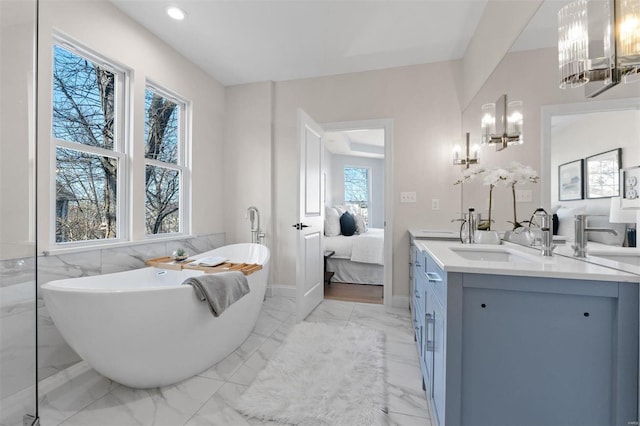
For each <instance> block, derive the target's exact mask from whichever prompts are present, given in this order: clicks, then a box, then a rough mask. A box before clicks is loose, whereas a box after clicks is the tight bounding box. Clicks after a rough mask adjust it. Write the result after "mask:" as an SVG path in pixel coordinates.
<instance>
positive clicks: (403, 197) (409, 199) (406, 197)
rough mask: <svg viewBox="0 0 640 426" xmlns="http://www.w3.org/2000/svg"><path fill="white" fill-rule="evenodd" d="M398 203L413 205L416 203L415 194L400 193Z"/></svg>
mask: <svg viewBox="0 0 640 426" xmlns="http://www.w3.org/2000/svg"><path fill="white" fill-rule="evenodd" d="M400 202H401V203H415V202H416V193H415V192H401V193H400Z"/></svg>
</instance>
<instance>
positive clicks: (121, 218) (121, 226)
mask: <svg viewBox="0 0 640 426" xmlns="http://www.w3.org/2000/svg"><path fill="white" fill-rule="evenodd" d="M56 45H58V46H60V47H62V48H63V49H66V50H69V51H71V52H72V53H74V54H76V55H78V56H81V57H83V58H85V59H87V60H89V61H91V62H93V63H95V64H98V65H100V66H102V67H104V68H107V69H108V70H110V71H111V72H113V73H114V75H115V84H116V90H115V93H114V109H115V117H116V118H115V131H114V135H115V136H116V137H115V141H114V147H113V150H108V149H104V148H99V147H93V146H90V145H84V144H82V143H79V142H69V141H65V140H62V139H58V138H55V137H54V136H53V98H52V99H51V101H52V104H51V105H50V110H51V124H50V126H49V138H50V140H51V143H50V154H49V159H50V164H49V166H50V169H49V170H50V176H52V177H53V178H52V179H50V188H49V191H50V197H49V199H50V205H49V247H51V249H50V250H48V252H58V251H64V250H66V249H76V248H77V249H80V248H83V247H87V248H90V247H97V246H104V245H112V244H118V243H123V242H129V241H130V235H131V232H130V221H129V214H128V212H129V211H130V210H131V209H130V205H129V203H128V200H129V176H128V175H129V173H130V167H129V163H130V160H129V152H128V147H129V143H128V140H127V136H128V134H127V132H126V129H128V128H129V105H130V89H129V86H130V84H129V82H130V80H129V79H130V77H129V71H128V70H127V69H126V68H124V67H121V66H119V65H117V64H115V62H112V61H108V60H106V59H105V58H104V57H103V56H102V55H99V54H97V53H95V52H93V51H91V50H89V49H87V48H85V47H82V46H81V45H80V44H79V43H76V42H75V41H71V40H70V39H67V38H66V37H63V36H61V35H58V34H54V36H53V43H52V45H51V49H52V52H53V49H54V47H55V46H56ZM53 58H54V54H53V53H52V59H53ZM51 72H52V73H53V67H52V69H51ZM51 89H52V91H53V87H52V88H51ZM58 147H60V148H68V149H73V150H76V151H80V152H86V153H90V154H93V155H101V156H108V157H113V158H117V159H118V176H117V195H116V203H117V206H116V235H117V237H116V238H108V239H100V240H86V241H68V242H58V241H56V176H55V174H56V168H57V165H56V149H57V148H58Z"/></svg>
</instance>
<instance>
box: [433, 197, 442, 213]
mask: <svg viewBox="0 0 640 426" xmlns="http://www.w3.org/2000/svg"><path fill="white" fill-rule="evenodd" d="M431 210H440V200H439V199H437V198H432V199H431Z"/></svg>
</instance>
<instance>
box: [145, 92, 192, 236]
mask: <svg viewBox="0 0 640 426" xmlns="http://www.w3.org/2000/svg"><path fill="white" fill-rule="evenodd" d="M185 109H186V102H185V101H181V100H179V99H177V98H176V97H175V96H172V95H169V94H168V93H167V92H165V91H164V90H162V89H159V88H157V87H155V86H148V87H147V90H146V92H145V127H144V129H145V159H146V160H145V164H146V170H145V193H146V195H145V211H146V233H147V235H154V234H169V233H178V232H184V231H183V230H184V229H185V228H186V227H185V225H186V224H185V214H184V213H185V212H184V205H185V204H186V203H184V202H183V201H182V200H184V199H186V198H185V193H186V188H185V185H184V182H185V181H186V177H185V174H186V172H187V169H186V161H185V159H186V155H185V151H186V150H185V142H184V141H185V136H184V130H183V127H184V126H183V122H184V121H185V120H184V114H185Z"/></svg>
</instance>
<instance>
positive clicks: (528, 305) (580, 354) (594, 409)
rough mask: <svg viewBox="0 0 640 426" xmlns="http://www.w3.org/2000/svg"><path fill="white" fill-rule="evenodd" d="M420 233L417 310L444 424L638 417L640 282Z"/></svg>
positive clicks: (424, 359) (527, 252) (627, 420)
mask: <svg viewBox="0 0 640 426" xmlns="http://www.w3.org/2000/svg"><path fill="white" fill-rule="evenodd" d="M415 236H416V235H414V234H413V233H412V238H411V248H410V250H411V266H410V268H411V271H410V280H411V295H412V296H411V310H412V316H413V326H414V329H415V338H416V344H417V347H418V354H419V357H420V364H421V368H422V373H423V383H424V387H425V390H426V392H427V396H428V400H429V401H430V403H431V408H432V410H431V411H432V415H433V418H434V420H435V422H436V424H438V425H497V424H509V425H514V424H536V425H558V424H580V425H604V424H607V425H609V424H615V425H625V426H628V425H629V424H637V423H633V422H637V420H638V281H640V277H638V276H637V275H633V274H629V273H625V272H621V271H615V270H612V269H608V268H605V267H602V266H599V265H594V264H590V263H586V262H582V261H578V260H575V259H568V258H564V257H561V256H553V257H542V256H540V255H538V254H537V253H536V252H535V251H533V250H531V249H527V248H523V247H518V246H515V245H512V244H503V245H480V244H474V245H463V244H460V243H459V242H454V241H437V240H421V239H417V238H415Z"/></svg>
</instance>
